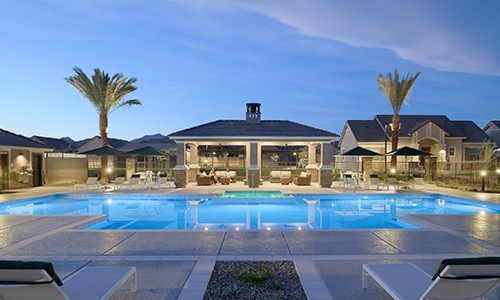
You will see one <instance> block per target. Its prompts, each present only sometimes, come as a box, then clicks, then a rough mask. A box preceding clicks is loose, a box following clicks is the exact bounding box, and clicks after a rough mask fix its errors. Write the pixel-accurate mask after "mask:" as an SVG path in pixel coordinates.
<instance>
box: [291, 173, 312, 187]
mask: <svg viewBox="0 0 500 300" xmlns="http://www.w3.org/2000/svg"><path fill="white" fill-rule="evenodd" d="M293 183H295V184H296V185H311V174H310V173H307V172H301V173H300V175H299V176H298V177H295V178H294V179H293Z"/></svg>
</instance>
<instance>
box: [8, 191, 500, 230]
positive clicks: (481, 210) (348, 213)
mask: <svg viewBox="0 0 500 300" xmlns="http://www.w3.org/2000/svg"><path fill="white" fill-rule="evenodd" d="M499 213H500V205H498V204H494V203H485V202H480V201H474V200H470V199H463V198H457V197H451V196H443V195H418V194H417V195H381V194H377V195H359V194H347V195H304V194H296V195H293V197H289V198H261V199H258V198H254V199H250V198H225V199H222V198H218V197H214V198H212V197H211V196H210V195H124V194H120V195H56V196H51V197H40V198H36V199H28V200H24V201H16V202H12V203H3V204H1V205H0V214H37V215H38V214H45V215H64V214H77V215H80V214H82V215H105V220H103V221H102V222H99V223H97V224H93V225H91V226H89V227H87V228H86V229H91V230H143V229H147V230H275V229H292V230H305V229H334V228H346V229H355V228H360V229H361V228H363V229H370V228H416V227H418V226H416V225H415V224H410V223H408V222H406V221H405V220H404V215H405V214H499Z"/></svg>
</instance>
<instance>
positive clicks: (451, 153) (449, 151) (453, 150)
mask: <svg viewBox="0 0 500 300" xmlns="http://www.w3.org/2000/svg"><path fill="white" fill-rule="evenodd" d="M455 150H456V148H455V147H449V148H448V156H450V157H455Z"/></svg>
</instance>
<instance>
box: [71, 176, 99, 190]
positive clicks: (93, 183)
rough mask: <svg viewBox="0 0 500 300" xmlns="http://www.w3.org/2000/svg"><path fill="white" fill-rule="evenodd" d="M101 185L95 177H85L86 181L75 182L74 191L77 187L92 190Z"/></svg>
mask: <svg viewBox="0 0 500 300" xmlns="http://www.w3.org/2000/svg"><path fill="white" fill-rule="evenodd" d="M99 187H101V184H100V183H99V182H98V181H97V177H89V178H87V181H86V182H85V183H77V184H75V185H74V187H73V188H74V189H75V191H76V190H77V189H78V188H83V189H84V190H87V189H89V190H92V189H98V188H99Z"/></svg>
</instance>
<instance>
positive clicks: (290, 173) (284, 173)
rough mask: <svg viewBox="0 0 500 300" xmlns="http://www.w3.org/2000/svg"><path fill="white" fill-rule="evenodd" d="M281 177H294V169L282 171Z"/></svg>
mask: <svg viewBox="0 0 500 300" xmlns="http://www.w3.org/2000/svg"><path fill="white" fill-rule="evenodd" d="M281 177H292V171H281Z"/></svg>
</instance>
